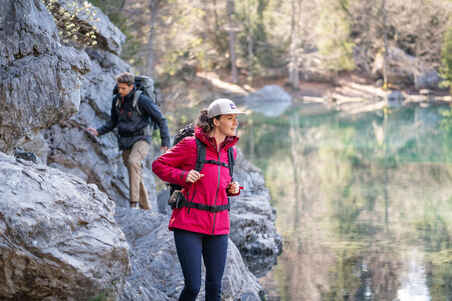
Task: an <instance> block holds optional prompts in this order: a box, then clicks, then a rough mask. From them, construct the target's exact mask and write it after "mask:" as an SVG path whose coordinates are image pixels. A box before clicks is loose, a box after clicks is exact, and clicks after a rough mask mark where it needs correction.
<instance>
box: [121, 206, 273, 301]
mask: <svg viewBox="0 0 452 301" xmlns="http://www.w3.org/2000/svg"><path fill="white" fill-rule="evenodd" d="M116 219H117V220H118V222H119V223H120V225H121V227H122V229H123V231H124V233H125V235H126V237H127V241H128V242H129V244H130V246H131V255H130V258H131V264H132V273H131V275H130V276H129V277H128V278H127V283H126V286H125V289H124V291H123V295H122V296H121V298H120V300H123V301H125V300H131V301H132V300H133V301H150V300H162V301H165V300H177V299H178V297H179V294H180V292H181V291H182V288H183V286H184V277H183V275H182V270H181V268H180V264H179V260H178V258H177V254H176V247H175V245H174V238H173V234H172V232H170V231H169V230H168V220H169V217H168V216H167V215H164V214H159V213H154V212H153V213H149V212H147V211H144V210H136V209H128V208H117V211H116ZM202 275H203V280H202V282H201V283H202V286H201V291H200V295H199V296H198V299H199V300H204V298H205V297H204V294H205V293H204V277H205V271H204V270H203V274H202ZM263 294H264V292H263V291H262V288H261V286H260V285H259V283H258V282H257V279H256V277H255V276H254V275H253V274H252V273H251V272H250V271H249V270H248V268H247V267H246V265H245V264H244V262H243V260H242V258H241V256H240V252H239V251H238V249H237V247H236V246H235V245H234V243H233V242H232V241H229V244H228V256H227V261H226V268H225V273H224V277H223V292H222V300H245V299H243V298H244V297H246V298H247V299H246V300H249V301H259V300H261V296H263Z"/></svg>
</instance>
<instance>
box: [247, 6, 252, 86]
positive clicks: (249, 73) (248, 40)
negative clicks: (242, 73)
mask: <svg viewBox="0 0 452 301" xmlns="http://www.w3.org/2000/svg"><path fill="white" fill-rule="evenodd" d="M246 23H247V24H246V26H247V37H246V41H247V43H248V79H250V80H252V79H253V77H254V74H253V72H254V51H253V48H254V45H253V44H254V41H253V29H252V25H251V8H250V1H247V6H246Z"/></svg>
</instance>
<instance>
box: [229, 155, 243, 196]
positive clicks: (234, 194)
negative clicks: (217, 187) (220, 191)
mask: <svg viewBox="0 0 452 301" xmlns="http://www.w3.org/2000/svg"><path fill="white" fill-rule="evenodd" d="M234 162H237V149H236V148H235V147H234ZM239 185H240V184H239ZM226 195H227V196H238V195H240V189H239V192H238V193H229V192H228V191H227V190H226Z"/></svg>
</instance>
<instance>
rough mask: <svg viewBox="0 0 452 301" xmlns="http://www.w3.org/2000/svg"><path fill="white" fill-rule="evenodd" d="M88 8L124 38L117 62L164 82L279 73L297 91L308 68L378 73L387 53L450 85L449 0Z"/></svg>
mask: <svg viewBox="0 0 452 301" xmlns="http://www.w3.org/2000/svg"><path fill="white" fill-rule="evenodd" d="M90 2H91V3H92V4H94V5H95V6H97V7H99V8H100V9H101V10H102V11H103V12H104V13H105V14H107V15H108V16H109V17H110V19H111V20H112V21H113V23H114V24H116V25H117V26H118V27H119V28H120V29H121V30H122V32H123V33H125V34H126V36H127V40H126V43H125V45H124V48H123V51H122V57H123V59H124V60H126V61H127V62H128V63H129V64H131V66H133V68H134V69H135V71H136V72H137V73H140V74H148V75H152V76H154V77H155V78H156V80H157V82H158V83H160V84H161V85H164V86H165V85H169V84H171V81H172V80H173V79H176V80H177V79H180V77H186V76H189V75H194V74H196V73H197V72H216V73H218V74H219V75H220V76H222V77H224V78H225V80H227V81H230V82H233V83H241V84H251V83H253V81H254V80H256V79H257V78H263V77H273V78H277V77H286V78H287V83H288V84H290V85H291V86H292V87H294V88H299V85H300V81H301V80H310V74H309V72H307V71H306V70H307V69H309V67H311V66H313V65H315V67H316V68H317V69H318V70H319V71H321V72H324V73H325V74H327V73H328V74H333V76H330V77H328V76H325V78H331V79H332V81H334V80H335V78H336V77H335V76H334V75H337V74H340V73H341V72H349V71H353V72H358V73H359V74H362V75H364V76H369V77H373V78H378V77H384V74H374V72H373V71H372V66H373V64H374V61H375V59H376V57H377V56H378V55H383V57H384V55H385V53H387V52H388V51H387V49H388V48H389V47H397V48H399V49H401V50H403V51H404V52H405V53H406V54H408V55H411V56H414V57H416V58H418V59H420V61H422V62H423V63H425V64H428V65H429V66H430V67H432V68H434V69H435V70H437V71H439V72H440V74H441V76H442V77H443V78H444V79H445V81H444V82H443V85H442V86H443V87H444V86H450V83H451V80H452V1H451V0H410V1H400V0H316V1H306V0H290V1H281V0H241V1H236V0H190V1H188V0H133V1H132V0H90ZM385 50H386V51H385ZM383 79H384V78H383ZM383 84H386V85H388V84H390V83H388V82H386V80H385V82H384V83H383Z"/></svg>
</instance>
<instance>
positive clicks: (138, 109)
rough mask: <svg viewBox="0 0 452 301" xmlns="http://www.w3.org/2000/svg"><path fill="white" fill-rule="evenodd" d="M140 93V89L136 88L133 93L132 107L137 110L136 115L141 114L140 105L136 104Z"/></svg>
mask: <svg viewBox="0 0 452 301" xmlns="http://www.w3.org/2000/svg"><path fill="white" fill-rule="evenodd" d="M141 93H142V92H141V91H140V90H136V91H135V94H134V95H133V102H132V108H133V109H134V110H135V111H137V112H138V115H141V111H140V106H139V105H138V100H139V99H140V96H141Z"/></svg>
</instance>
